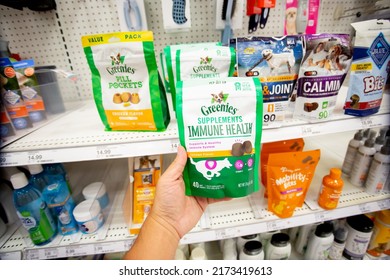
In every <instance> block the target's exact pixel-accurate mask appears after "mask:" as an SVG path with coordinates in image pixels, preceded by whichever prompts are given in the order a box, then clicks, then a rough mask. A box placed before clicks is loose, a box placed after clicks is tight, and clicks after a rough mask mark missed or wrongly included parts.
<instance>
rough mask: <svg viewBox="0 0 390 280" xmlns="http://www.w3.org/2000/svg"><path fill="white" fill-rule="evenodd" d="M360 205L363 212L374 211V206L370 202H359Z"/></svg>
mask: <svg viewBox="0 0 390 280" xmlns="http://www.w3.org/2000/svg"><path fill="white" fill-rule="evenodd" d="M358 207H359V210H360V213H362V214H365V213H369V212H372V211H373V210H372V207H371V206H370V205H369V204H366V203H364V204H359V205H358Z"/></svg>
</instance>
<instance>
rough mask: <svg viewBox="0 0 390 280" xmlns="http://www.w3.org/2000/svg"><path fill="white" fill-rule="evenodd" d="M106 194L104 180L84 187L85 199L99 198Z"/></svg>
mask: <svg viewBox="0 0 390 280" xmlns="http://www.w3.org/2000/svg"><path fill="white" fill-rule="evenodd" d="M105 194H106V185H104V183H103V182H94V183H91V184H89V185H88V186H86V187H85V188H84V189H83V196H84V198H85V199H98V198H101V197H102V196H103V195H105Z"/></svg>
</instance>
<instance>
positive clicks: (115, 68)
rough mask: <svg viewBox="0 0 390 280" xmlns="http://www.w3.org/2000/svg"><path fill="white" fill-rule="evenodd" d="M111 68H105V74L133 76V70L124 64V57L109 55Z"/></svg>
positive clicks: (118, 54)
mask: <svg viewBox="0 0 390 280" xmlns="http://www.w3.org/2000/svg"><path fill="white" fill-rule="evenodd" d="M110 59H111V66H109V67H106V69H107V72H108V73H110V74H111V75H115V74H118V73H119V74H121V73H128V74H134V73H135V69H134V68H132V67H130V66H127V65H126V64H125V56H124V55H121V54H120V53H117V54H116V55H110Z"/></svg>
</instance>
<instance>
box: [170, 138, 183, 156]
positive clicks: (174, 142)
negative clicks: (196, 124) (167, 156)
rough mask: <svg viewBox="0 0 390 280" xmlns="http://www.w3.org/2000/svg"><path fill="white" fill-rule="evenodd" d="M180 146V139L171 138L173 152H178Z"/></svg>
mask: <svg viewBox="0 0 390 280" xmlns="http://www.w3.org/2000/svg"><path fill="white" fill-rule="evenodd" d="M179 146H180V141H179V139H175V140H171V144H170V147H169V148H170V150H171V152H173V153H176V152H177V148H179Z"/></svg>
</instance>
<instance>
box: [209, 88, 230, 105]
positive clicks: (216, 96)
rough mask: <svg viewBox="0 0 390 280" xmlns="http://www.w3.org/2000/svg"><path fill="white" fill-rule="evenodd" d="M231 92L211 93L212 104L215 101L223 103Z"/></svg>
mask: <svg viewBox="0 0 390 280" xmlns="http://www.w3.org/2000/svg"><path fill="white" fill-rule="evenodd" d="M228 96H229V94H226V93H225V94H224V93H223V92H222V91H221V92H220V93H218V94H215V93H212V94H211V97H212V99H211V104H213V103H218V104H221V103H222V102H226V100H227V98H228Z"/></svg>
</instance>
